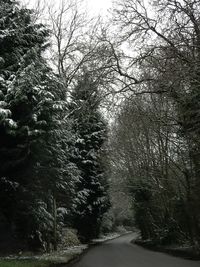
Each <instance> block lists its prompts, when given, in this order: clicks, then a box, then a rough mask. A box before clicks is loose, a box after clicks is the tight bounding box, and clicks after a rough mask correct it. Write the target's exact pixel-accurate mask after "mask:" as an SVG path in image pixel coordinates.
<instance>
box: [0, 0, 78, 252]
mask: <svg viewBox="0 0 200 267" xmlns="http://www.w3.org/2000/svg"><path fill="white" fill-rule="evenodd" d="M48 36H49V32H48V30H46V28H45V27H43V25H41V24H36V23H34V22H33V20H32V12H31V11H30V10H28V9H26V8H20V7H19V6H18V4H17V3H16V1H12V0H3V1H1V2H0V136H1V138H0V213H1V214H3V216H4V217H5V218H6V220H7V222H8V223H9V224H10V226H11V231H12V232H13V235H16V233H17V234H18V236H19V235H20V237H21V238H24V239H25V241H27V240H30V239H31V240H32V242H31V243H32V245H34V246H36V247H37V246H39V245H41V242H42V240H45V238H46V239H48V240H49V239H50V238H49V235H52V232H53V224H54V221H55V218H53V216H52V197H53V198H54V199H55V198H56V199H59V197H60V195H61V193H62V194H64V195H65V198H64V197H63V201H62V203H59V204H60V205H59V206H58V209H59V207H63V206H64V207H66V206H69V205H70V203H69V201H68V202H67V201H66V198H68V196H69V194H71V193H72V192H71V191H73V182H72V180H73V178H74V177H78V174H77V172H76V168H75V167H74V165H73V164H72V163H70V161H69V154H68V153H69V149H70V142H71V141H70V137H69V135H70V133H69V130H68V128H69V127H66V123H68V122H66V120H63V122H62V123H61V122H60V121H61V119H62V117H64V115H63V114H64V112H65V111H66V110H65V104H64V101H63V99H61V96H60V95H59V90H60V89H59V86H58V83H56V79H55V76H53V75H52V72H51V70H50V69H49V67H48V66H47V64H46V62H45V60H44V59H43V57H42V53H43V51H44V50H45V48H46V46H47V40H48ZM77 179H78V178H77ZM48 192H50V193H49V194H47V193H48ZM60 202H61V201H60ZM63 202H66V203H67V204H65V203H63ZM49 206H50V207H49ZM56 211H57V210H56ZM61 211H62V212H61ZM59 216H60V218H61V217H62V216H63V209H60V211H59V213H58V217H59ZM56 219H57V218H56ZM51 239H53V237H51ZM54 241H55V240H54Z"/></svg>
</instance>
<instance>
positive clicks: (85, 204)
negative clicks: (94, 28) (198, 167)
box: [70, 73, 109, 241]
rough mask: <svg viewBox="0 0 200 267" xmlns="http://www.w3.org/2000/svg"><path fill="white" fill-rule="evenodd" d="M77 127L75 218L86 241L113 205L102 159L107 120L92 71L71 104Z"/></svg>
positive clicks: (82, 80) (95, 231) (74, 124)
mask: <svg viewBox="0 0 200 267" xmlns="http://www.w3.org/2000/svg"><path fill="white" fill-rule="evenodd" d="M70 109H71V113H72V118H73V120H74V122H73V129H74V131H75V132H76V133H77V135H78V139H77V140H76V143H75V150H74V155H73V161H74V163H75V164H76V165H77V167H78V169H79V170H80V176H81V178H80V181H79V182H78V183H77V196H76V198H75V199H74V203H73V210H72V214H73V221H74V226H75V227H76V228H77V230H78V234H79V236H80V238H81V239H82V240H83V241H87V240H90V239H92V238H94V237H97V236H98V235H99V232H100V226H101V220H102V216H103V214H104V213H105V212H106V211H107V210H108V208H109V199H108V194H107V181H106V175H105V169H104V166H103V163H102V161H101V153H102V146H103V144H104V141H105V140H106V132H107V131H106V123H105V121H104V119H103V116H102V114H101V113H100V111H99V96H98V86H97V84H96V82H95V81H93V80H92V79H91V78H90V77H89V76H88V74H87V73H86V74H84V75H83V77H82V78H81V79H80V80H79V81H78V83H77V86H76V88H75V90H74V92H73V93H72V101H71V105H70Z"/></svg>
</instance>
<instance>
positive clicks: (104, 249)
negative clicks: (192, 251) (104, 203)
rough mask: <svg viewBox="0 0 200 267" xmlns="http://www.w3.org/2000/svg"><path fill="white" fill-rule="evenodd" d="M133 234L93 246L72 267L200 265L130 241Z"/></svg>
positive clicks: (171, 266)
mask: <svg viewBox="0 0 200 267" xmlns="http://www.w3.org/2000/svg"><path fill="white" fill-rule="evenodd" d="M134 237H135V236H134V234H128V235H125V236H122V237H119V238H117V239H114V240H111V241H107V242H105V243H103V244H102V245H99V246H94V247H93V248H91V249H90V250H89V251H88V252H87V253H86V254H85V255H83V256H82V257H81V259H80V261H79V262H78V263H74V264H73V265H72V267H200V261H190V260H185V259H181V258H176V257H173V256H170V255H167V254H164V253H160V252H153V251H149V250H147V249H144V248H142V247H139V246H137V245H133V244H131V243H130V241H131V240H132V239H134Z"/></svg>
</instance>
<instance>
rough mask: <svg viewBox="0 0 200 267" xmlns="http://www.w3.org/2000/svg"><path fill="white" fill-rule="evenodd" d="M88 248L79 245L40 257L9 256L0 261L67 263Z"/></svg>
mask: <svg viewBox="0 0 200 267" xmlns="http://www.w3.org/2000/svg"><path fill="white" fill-rule="evenodd" d="M87 248H88V245H80V246H74V247H69V248H66V249H63V250H60V251H56V252H52V253H44V254H42V255H30V256H25V255H10V256H7V257H0V259H4V260H38V261H49V262H56V263H67V262H68V261H70V260H72V259H73V258H75V257H77V256H79V255H80V254H81V253H83V251H84V250H85V249H87Z"/></svg>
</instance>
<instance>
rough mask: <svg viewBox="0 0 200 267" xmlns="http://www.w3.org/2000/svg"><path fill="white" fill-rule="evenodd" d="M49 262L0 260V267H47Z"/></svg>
mask: <svg viewBox="0 0 200 267" xmlns="http://www.w3.org/2000/svg"><path fill="white" fill-rule="evenodd" d="M49 266H50V263H49V262H44V261H38V260H0V267H49Z"/></svg>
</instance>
